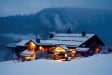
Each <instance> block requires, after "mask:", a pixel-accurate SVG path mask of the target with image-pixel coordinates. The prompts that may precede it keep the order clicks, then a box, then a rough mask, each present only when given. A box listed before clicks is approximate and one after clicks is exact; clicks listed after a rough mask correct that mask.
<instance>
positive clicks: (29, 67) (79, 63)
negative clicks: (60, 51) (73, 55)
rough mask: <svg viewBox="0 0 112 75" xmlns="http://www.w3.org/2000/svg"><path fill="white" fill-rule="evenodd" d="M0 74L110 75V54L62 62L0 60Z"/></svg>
mask: <svg viewBox="0 0 112 75" xmlns="http://www.w3.org/2000/svg"><path fill="white" fill-rule="evenodd" d="M0 75H112V54H99V55H94V56H90V57H87V58H80V59H75V60H72V61H64V62H61V61H55V60H46V59H38V60H35V61H29V62H13V61H6V62H0Z"/></svg>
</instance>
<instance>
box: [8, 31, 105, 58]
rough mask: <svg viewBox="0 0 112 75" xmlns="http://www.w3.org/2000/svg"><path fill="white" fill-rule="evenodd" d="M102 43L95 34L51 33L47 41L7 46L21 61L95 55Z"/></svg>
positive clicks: (33, 41) (37, 40) (23, 42)
mask: <svg viewBox="0 0 112 75" xmlns="http://www.w3.org/2000/svg"><path fill="white" fill-rule="evenodd" d="M101 46H104V43H103V42H102V41H101V40H100V39H99V37H98V36H97V35H95V34H86V33H82V34H73V33H53V34H50V38H49V39H48V40H40V39H33V40H22V41H20V42H19V43H12V44H8V45H7V48H11V49H12V50H13V52H15V53H16V55H17V57H20V58H21V59H22V60H35V59H36V58H38V57H39V54H40V55H41V57H48V58H49V55H52V56H51V57H52V58H53V59H65V58H66V57H79V56H89V55H93V54H97V53H99V51H100V47H101Z"/></svg>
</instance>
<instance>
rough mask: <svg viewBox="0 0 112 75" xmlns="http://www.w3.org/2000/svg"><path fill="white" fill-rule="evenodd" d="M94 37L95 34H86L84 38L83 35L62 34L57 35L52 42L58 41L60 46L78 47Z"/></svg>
mask: <svg viewBox="0 0 112 75" xmlns="http://www.w3.org/2000/svg"><path fill="white" fill-rule="evenodd" d="M94 35H95V34H86V35H85V36H82V34H67V33H64V34H63V33H60V34H55V35H54V37H53V38H52V40H56V41H58V43H60V44H65V45H69V46H76V47H78V46H80V45H81V44H83V43H84V42H86V41H87V40H89V39H90V38H92V37H93V36H94Z"/></svg>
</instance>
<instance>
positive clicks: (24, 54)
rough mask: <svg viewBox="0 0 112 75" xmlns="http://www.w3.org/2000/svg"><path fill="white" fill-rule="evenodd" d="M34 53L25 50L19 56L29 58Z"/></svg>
mask: <svg viewBox="0 0 112 75" xmlns="http://www.w3.org/2000/svg"><path fill="white" fill-rule="evenodd" d="M34 53H35V52H33V51H28V50H25V51H23V52H21V53H20V55H21V56H31V55H33V54H34Z"/></svg>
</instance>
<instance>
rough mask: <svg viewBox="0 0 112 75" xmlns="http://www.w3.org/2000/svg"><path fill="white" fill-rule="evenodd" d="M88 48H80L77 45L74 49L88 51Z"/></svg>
mask: <svg viewBox="0 0 112 75" xmlns="http://www.w3.org/2000/svg"><path fill="white" fill-rule="evenodd" d="M89 49H90V48H80V47H78V48H75V50H76V51H84V52H85V51H88V50H89Z"/></svg>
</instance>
